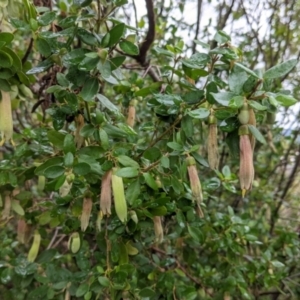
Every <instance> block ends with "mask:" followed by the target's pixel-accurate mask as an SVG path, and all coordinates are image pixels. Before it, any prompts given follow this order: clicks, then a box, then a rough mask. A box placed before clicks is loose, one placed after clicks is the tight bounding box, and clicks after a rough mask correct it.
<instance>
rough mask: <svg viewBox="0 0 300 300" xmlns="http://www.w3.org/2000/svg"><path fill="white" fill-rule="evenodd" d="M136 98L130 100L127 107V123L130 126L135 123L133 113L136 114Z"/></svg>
mask: <svg viewBox="0 0 300 300" xmlns="http://www.w3.org/2000/svg"><path fill="white" fill-rule="evenodd" d="M136 102H137V101H136V100H134V99H133V100H131V101H130V103H129V108H128V115H127V125H128V126H130V127H133V126H134V123H135V115H136V108H135V106H136Z"/></svg>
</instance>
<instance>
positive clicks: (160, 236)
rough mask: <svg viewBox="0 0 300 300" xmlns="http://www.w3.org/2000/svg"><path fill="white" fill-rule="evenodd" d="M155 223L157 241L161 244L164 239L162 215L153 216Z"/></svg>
mask: <svg viewBox="0 0 300 300" xmlns="http://www.w3.org/2000/svg"><path fill="white" fill-rule="evenodd" d="M153 223H154V233H155V241H156V242H157V243H159V244H160V243H161V242H162V241H163V239H164V231H163V227H162V224H161V217H158V216H155V217H153Z"/></svg>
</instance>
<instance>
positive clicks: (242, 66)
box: [234, 62, 260, 79]
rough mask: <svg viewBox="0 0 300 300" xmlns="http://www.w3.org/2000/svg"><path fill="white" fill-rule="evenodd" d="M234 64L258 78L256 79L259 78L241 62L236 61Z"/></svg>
mask: <svg viewBox="0 0 300 300" xmlns="http://www.w3.org/2000/svg"><path fill="white" fill-rule="evenodd" d="M234 65H235V66H238V67H240V68H241V69H243V70H244V71H245V72H246V73H248V74H249V75H252V76H254V77H256V78H258V79H259V78H260V77H259V76H258V75H257V74H256V73H255V72H253V71H252V70H250V69H248V68H247V67H245V66H244V65H242V64H240V63H238V62H235V63H234Z"/></svg>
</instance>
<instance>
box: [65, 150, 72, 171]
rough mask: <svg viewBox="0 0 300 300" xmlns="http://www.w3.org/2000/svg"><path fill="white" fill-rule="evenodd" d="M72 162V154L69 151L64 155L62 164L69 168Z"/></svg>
mask: <svg viewBox="0 0 300 300" xmlns="http://www.w3.org/2000/svg"><path fill="white" fill-rule="evenodd" d="M73 162H74V155H73V154H72V153H71V152H68V153H67V154H66V155H65V157H64V165H65V167H67V168H69V167H72V165H73Z"/></svg>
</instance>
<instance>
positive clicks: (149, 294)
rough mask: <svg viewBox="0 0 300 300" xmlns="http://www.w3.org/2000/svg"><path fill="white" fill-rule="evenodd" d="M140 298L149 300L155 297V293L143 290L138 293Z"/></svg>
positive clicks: (150, 290) (148, 289) (147, 289)
mask: <svg viewBox="0 0 300 300" xmlns="http://www.w3.org/2000/svg"><path fill="white" fill-rule="evenodd" d="M139 294H140V297H142V298H145V299H151V298H153V297H155V296H156V293H155V292H154V291H153V290H152V289H150V288H144V289H142V290H141V291H140V293H139Z"/></svg>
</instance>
